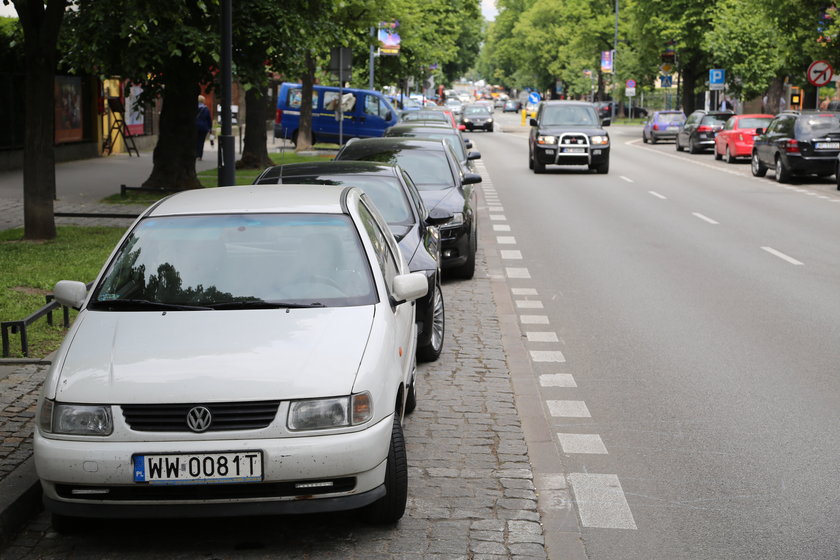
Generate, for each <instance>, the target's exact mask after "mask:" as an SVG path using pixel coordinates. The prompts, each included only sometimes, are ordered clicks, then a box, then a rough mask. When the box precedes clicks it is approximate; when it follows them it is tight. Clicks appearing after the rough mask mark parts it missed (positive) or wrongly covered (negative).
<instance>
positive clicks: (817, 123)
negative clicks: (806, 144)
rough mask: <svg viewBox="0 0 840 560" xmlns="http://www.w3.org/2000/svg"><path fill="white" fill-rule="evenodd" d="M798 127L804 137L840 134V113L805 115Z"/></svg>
mask: <svg viewBox="0 0 840 560" xmlns="http://www.w3.org/2000/svg"><path fill="white" fill-rule="evenodd" d="M797 126H798V127H799V130H800V132H801V135H802V136H824V135H826V134H830V133H835V134H836V133H840V113H820V114H817V115H803V116H802V117H801V118H799V119H798V122H797Z"/></svg>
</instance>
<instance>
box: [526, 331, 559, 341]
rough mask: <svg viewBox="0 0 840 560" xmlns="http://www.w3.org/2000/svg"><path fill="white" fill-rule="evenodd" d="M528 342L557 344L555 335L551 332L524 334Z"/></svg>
mask: <svg viewBox="0 0 840 560" xmlns="http://www.w3.org/2000/svg"><path fill="white" fill-rule="evenodd" d="M525 336H526V338H527V339H528V342H558V340H557V333H556V332H551V331H545V332H543V331H539V332H526V333H525Z"/></svg>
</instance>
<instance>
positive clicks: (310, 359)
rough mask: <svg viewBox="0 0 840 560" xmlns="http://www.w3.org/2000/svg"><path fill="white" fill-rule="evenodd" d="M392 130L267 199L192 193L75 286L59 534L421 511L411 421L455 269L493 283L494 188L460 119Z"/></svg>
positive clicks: (40, 468) (43, 428)
mask: <svg viewBox="0 0 840 560" xmlns="http://www.w3.org/2000/svg"><path fill="white" fill-rule="evenodd" d="M319 103H321V101H319ZM418 112H420V111H418ZM389 136H391V137H388V138H366V139H353V140H351V141H349V142H348V143H347V144H345V145H344V146H343V147H342V148H341V150H340V151H339V153H338V154H337V156H336V158H335V160H334V161H329V162H316V163H297V164H286V165H278V166H273V167H270V168H268V169H266V170H264V171H263V172H262V173H261V174H260V175H259V176H258V178H257V179H256V180H255V184H254V185H251V186H247V187H222V188H217V189H201V190H193V191H187V192H183V193H179V194H176V195H173V196H170V197H168V198H166V199H164V200H162V201H160V202H159V203H156V204H153V205H151V206H150V207H149V208H148V209H147V210H146V211H145V212H144V213H143V214H142V215H141V216H140V217H139V218H138V220H137V221H136V222H135V223H134V224H133V225H132V227H131V228H130V229H129V230H128V231H127V233H126V234H125V236H124V237H123V239H122V240H121V241H120V242H119V244H118V246H117V248H116V249H115V250H114V252H113V254H112V255H111V256H110V257H109V259H108V262H107V263H106V264H105V266H104V267H103V269H102V272H100V274H99V276H98V277H97V279H96V280H95V281H94V282H93V284H92V288H91V289H90V290H88V289H87V287H86V285H85V284H83V283H81V282H72V281H62V282H59V283H58V285H57V286H56V288H55V297H56V299H57V300H58V301H59V302H61V303H62V304H64V305H67V306H71V307H75V308H77V309H79V315H78V317H77V319H76V321H75V322H74V324H73V325H72V327H71V329H70V332H69V333H68V335H67V338H66V340H65V342H64V344H63V345H62V347H61V349H60V350H59V351H58V352H57V354H56V357H55V359H54V360H53V366H52V368H51V369H50V371H49V373H48V375H47V378H46V381H45V382H44V385H43V392H42V395H41V399H40V401H39V407H38V412H37V416H38V423H37V429H36V433H35V442H34V447H35V464H36V469H37V472H38V475H39V477H40V479H41V484H42V488H43V493H44V502H45V504H46V507H47V509H48V510H49V511H50V512H51V513H52V515H53V526H54V528H55V529H56V530H58V531H72V530H74V529H75V528H78V527H80V526H87V525H89V524H90V523H91V522H90V521H88V520H84V518H97V517H99V518H102V517H110V518H121V517H122V518H133V517H173V518H174V517H185V516H187V517H190V516H195V517H204V516H231V515H255V514H277V513H280V514H288V513H311V512H321V511H340V510H351V509H353V510H355V509H359V510H361V511H363V512H364V514H365V515H366V517H367V518H368V519H369V520H370V521H371V522H373V523H380V524H392V523H394V522H396V521H397V520H398V519H400V518H401V517H402V515H403V513H404V511H405V506H406V502H407V492H408V468H407V459H406V449H405V441H404V437H403V432H402V420H403V418H404V415H405V414H408V413H410V412H412V410H413V409H414V408H415V407H416V405H417V389H416V386H417V376H416V373H417V368H416V363H417V361H418V360H429V361H430V360H436V359H437V358H438V356H439V355H440V353H441V350H442V348H443V341H444V334H445V328H446V322H445V305H444V300H443V292H442V290H441V282H442V274H443V271H445V270H448V271H449V272H450V273H451V274H452V275H454V276H456V277H460V278H465V279H466V278H471V277H472V276H473V274H474V271H475V259H476V251H477V244H478V239H477V215H476V212H475V209H476V198H477V194H476V192H475V191H474V185H475V184H477V183H479V182H480V181H481V176H480V175H478V174H475V173H473V172H472V171H471V169H470V168H469V167H468V165H470V162H471V161H472V160H474V159H476V158H477V157H480V156H479V154H478V153H477V152H471V151H468V150H469V148H468V147H467V146H469V147H471V145H469V144H468V143H467V142H465V141H464V140H463V138H461V136H460V132H459V131H458V130H457V128H456V127H454V126H452V122H451V121H450V120H449V119H448V118H447V119H446V120H443V121H440V122H439V123H430V122H427V121H416V124H414V123H406V124H403V125H400V127H395V128H394V129H392V130H390V131H389ZM453 147H456V148H460V151H458V150H457V149H453Z"/></svg>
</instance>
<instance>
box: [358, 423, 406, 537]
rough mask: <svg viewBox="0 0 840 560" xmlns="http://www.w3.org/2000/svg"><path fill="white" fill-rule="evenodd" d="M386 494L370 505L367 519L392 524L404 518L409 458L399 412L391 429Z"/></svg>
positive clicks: (375, 523) (371, 521)
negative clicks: (406, 452)
mask: <svg viewBox="0 0 840 560" xmlns="http://www.w3.org/2000/svg"><path fill="white" fill-rule="evenodd" d="M385 492H386V494H385V496H383V497H382V498H380V499H378V500H377V501H375V502H373V503H372V504H370V505H369V506H368V510H367V519H368V522H370V523H373V524H374V525H391V524H393V523H396V522H397V521H399V520H400V518H402V516H403V514H404V513H405V504H406V502H407V501H408V459H407V458H406V454H405V437H404V436H403V431H402V425H401V424H400V418H399V415H398V414H397V413H394V426H393V428H392V429H391V444H390V445H389V446H388V460H387V463H386V466H385Z"/></svg>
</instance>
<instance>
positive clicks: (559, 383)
mask: <svg viewBox="0 0 840 560" xmlns="http://www.w3.org/2000/svg"><path fill="white" fill-rule="evenodd" d="M540 386H542V387H577V383H575V378H574V376H573V375H572V374H571V373H544V374H542V375H540Z"/></svg>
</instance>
